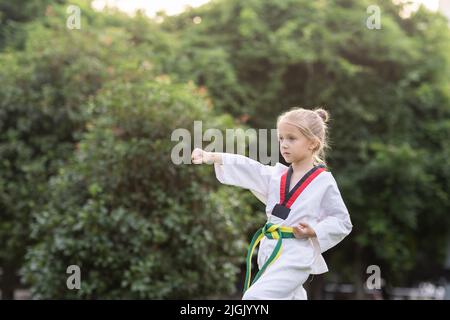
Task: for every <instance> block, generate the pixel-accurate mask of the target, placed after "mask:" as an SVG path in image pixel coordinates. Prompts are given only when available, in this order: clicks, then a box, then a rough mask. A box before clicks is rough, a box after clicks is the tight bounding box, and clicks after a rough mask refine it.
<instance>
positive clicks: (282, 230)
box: [244, 222, 295, 292]
mask: <svg viewBox="0 0 450 320" xmlns="http://www.w3.org/2000/svg"><path fill="white" fill-rule="evenodd" d="M263 237H267V238H269V239H275V240H278V241H277V243H276V245H275V248H274V249H273V251H272V254H271V255H270V257H269V259H267V261H266V262H265V263H264V265H263V266H262V268H261V269H260V270H259V271H258V273H257V274H256V276H255V279H253V281H252V282H251V284H253V283H255V281H256V280H258V279H259V277H261V275H262V274H263V273H264V271H265V270H266V268H267V267H268V266H269V265H270V264H271V263H273V262H274V261H275V260H277V259H278V257H279V256H280V254H281V248H282V241H283V239H289V238H295V236H294V232H293V228H292V227H283V226H280V225H278V224H273V223H270V222H268V223H266V224H265V225H264V227H262V228H261V229H259V230H258V231H256V233H255V235H254V236H253V238H252V242H250V246H249V248H248V251H247V271H246V274H245V283H244V292H245V291H247V289H248V288H249V287H250V285H251V284H250V280H251V277H252V256H253V252H254V251H255V248H256V246H257V245H258V244H259V243H260V242H261V240H262V238H263Z"/></svg>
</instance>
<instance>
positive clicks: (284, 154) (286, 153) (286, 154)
mask: <svg viewBox="0 0 450 320" xmlns="http://www.w3.org/2000/svg"><path fill="white" fill-rule="evenodd" d="M282 155H283V156H289V155H290V153H289V152H283V153H282Z"/></svg>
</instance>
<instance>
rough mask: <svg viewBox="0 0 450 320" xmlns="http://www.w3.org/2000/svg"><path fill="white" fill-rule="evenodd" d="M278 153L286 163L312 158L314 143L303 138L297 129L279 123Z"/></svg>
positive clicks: (287, 124)
mask: <svg viewBox="0 0 450 320" xmlns="http://www.w3.org/2000/svg"><path fill="white" fill-rule="evenodd" d="M278 141H279V143H280V151H281V154H282V155H283V158H284V160H286V162H287V163H292V162H297V161H301V160H304V159H309V158H312V157H313V149H314V145H315V143H314V141H312V140H310V139H308V138H307V137H305V135H304V134H303V133H301V131H300V130H299V128H298V127H296V126H294V125H292V124H289V123H286V122H284V121H281V122H280V123H279V125H278Z"/></svg>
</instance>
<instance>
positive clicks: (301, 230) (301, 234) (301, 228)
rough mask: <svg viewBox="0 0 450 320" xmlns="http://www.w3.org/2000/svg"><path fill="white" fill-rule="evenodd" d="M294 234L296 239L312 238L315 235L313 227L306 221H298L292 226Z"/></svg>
mask: <svg viewBox="0 0 450 320" xmlns="http://www.w3.org/2000/svg"><path fill="white" fill-rule="evenodd" d="M293 229H294V230H293V231H294V236H295V237H296V238H297V239H305V238H312V237H315V236H316V233H315V232H314V229H313V228H311V227H310V226H309V224H307V223H303V222H300V223H299V224H298V226H297V227H294V228H293Z"/></svg>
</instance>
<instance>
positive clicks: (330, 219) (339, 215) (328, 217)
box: [313, 178, 353, 253]
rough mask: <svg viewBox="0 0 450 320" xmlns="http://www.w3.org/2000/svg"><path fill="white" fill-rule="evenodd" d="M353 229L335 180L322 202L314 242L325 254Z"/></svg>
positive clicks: (315, 227)
mask: <svg viewBox="0 0 450 320" xmlns="http://www.w3.org/2000/svg"><path fill="white" fill-rule="evenodd" d="M352 228H353V225H352V222H351V220H350V215H349V213H348V210H347V207H346V206H345V203H344V200H343V199H342V197H341V193H340V192H339V189H338V186H337V184H336V181H335V180H334V178H333V183H332V184H331V185H330V186H328V188H327V191H326V192H325V194H324V197H323V199H322V202H321V216H320V221H319V223H318V224H316V225H315V226H314V227H313V229H314V231H315V233H316V235H317V238H313V240H315V241H317V242H318V244H319V247H320V252H321V253H323V252H325V251H327V250H328V249H330V248H332V247H334V246H335V245H337V244H338V243H339V242H341V241H342V240H343V239H344V238H345V237H346V236H347V235H348V234H349V233H350V232H351V230H352Z"/></svg>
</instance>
